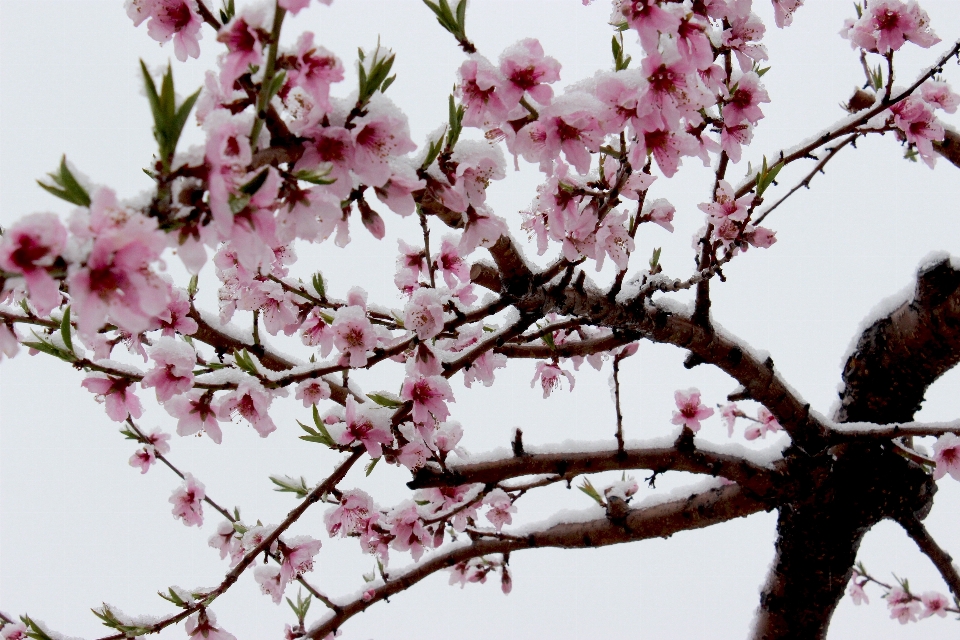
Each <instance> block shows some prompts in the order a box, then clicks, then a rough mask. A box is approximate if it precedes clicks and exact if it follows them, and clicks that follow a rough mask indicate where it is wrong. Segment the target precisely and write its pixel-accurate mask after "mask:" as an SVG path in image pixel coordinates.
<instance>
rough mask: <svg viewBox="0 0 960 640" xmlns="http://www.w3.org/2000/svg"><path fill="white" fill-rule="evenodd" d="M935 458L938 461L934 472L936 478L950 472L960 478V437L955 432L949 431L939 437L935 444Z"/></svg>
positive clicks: (952, 475) (953, 476) (957, 478)
mask: <svg viewBox="0 0 960 640" xmlns="http://www.w3.org/2000/svg"><path fill="white" fill-rule="evenodd" d="M933 459H934V461H935V462H936V463H937V468H936V469H935V470H934V472H933V479H934V480H939V479H940V478H942V477H943V476H945V475H946V474H948V473H949V474H950V476H951V477H952V478H953V479H954V480H960V437H957V435H956V434H955V433H947V434H944V435H942V436H940V437H939V438H937V441H936V443H935V444H934V445H933Z"/></svg>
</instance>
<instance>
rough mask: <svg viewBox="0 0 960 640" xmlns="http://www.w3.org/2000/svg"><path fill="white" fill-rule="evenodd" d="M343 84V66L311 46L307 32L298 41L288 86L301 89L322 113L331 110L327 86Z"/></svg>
mask: <svg viewBox="0 0 960 640" xmlns="http://www.w3.org/2000/svg"><path fill="white" fill-rule="evenodd" d="M341 80H343V64H341V62H340V60H338V59H337V57H336V56H335V55H333V53H331V52H330V51H327V50H326V49H324V48H323V47H319V46H316V45H314V44H313V34H312V33H311V32H309V31H307V32H305V33H304V34H302V35H301V36H300V39H299V40H298V41H297V47H296V53H295V54H294V56H291V66H290V68H289V69H288V70H287V86H299V87H303V89H305V90H306V92H307V93H308V94H310V96H311V97H312V98H313V99H314V100H316V101H317V105H318V106H319V107H320V108H322V109H323V110H324V111H325V112H326V111H330V110H331V106H330V85H331V84H332V83H334V82H340V81H341Z"/></svg>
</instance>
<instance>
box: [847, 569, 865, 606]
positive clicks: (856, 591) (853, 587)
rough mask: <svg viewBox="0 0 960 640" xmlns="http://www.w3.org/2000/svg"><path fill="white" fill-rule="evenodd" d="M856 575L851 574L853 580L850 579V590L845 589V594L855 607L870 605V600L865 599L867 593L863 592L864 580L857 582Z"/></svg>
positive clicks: (855, 573) (854, 573)
mask: <svg viewBox="0 0 960 640" xmlns="http://www.w3.org/2000/svg"><path fill="white" fill-rule="evenodd" d="M858 575H859V574H858V573H857V572H856V571H854V572H853V578H851V579H850V588H849V589H847V593H848V594H849V595H850V598H851V599H852V600H853V604H855V605H858V606H859V605H860V604H870V598H868V597H867V592H866V591H864V590H863V587H864V585H865V584H866V580H864V581H861V582H857V576H858Z"/></svg>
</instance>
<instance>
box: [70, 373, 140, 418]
mask: <svg viewBox="0 0 960 640" xmlns="http://www.w3.org/2000/svg"><path fill="white" fill-rule="evenodd" d="M80 386H81V387H83V388H84V389H86V390H87V391H89V392H91V393H94V394H96V399H97V402H103V403H104V405H105V409H106V410H107V415H108V416H110V419H111V420H115V421H117V422H123V421H124V420H126V419H127V415H130V416H131V417H133V418H139V417H140V416H142V415H143V406H142V405H141V404H140V400H139V399H137V396H135V395H134V393H133V391H132V390H131V387H132V386H133V381H131V380H127V379H126V378H111V377H108V376H105V375H102V374H91V375H90V376H89V377H87V378H86V379H85V380H84V381H83V382H81V383H80Z"/></svg>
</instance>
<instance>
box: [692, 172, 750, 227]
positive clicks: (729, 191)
mask: <svg viewBox="0 0 960 640" xmlns="http://www.w3.org/2000/svg"><path fill="white" fill-rule="evenodd" d="M735 195H736V194H735V193H734V191H733V187H731V186H730V184H729V183H728V182H727V181H726V180H720V182H719V183H718V185H717V193H716V195H715V196H714V201H713V202H708V203H706V204H700V205H697V207H698V208H699V209H700V210H701V211H703V212H704V213H706V214H707V215H708V216H710V218H709V219H710V222H712V223H713V224H714V225H719V224H722V223H723V222H724V221H726V220H734V221H736V222H743V221H744V220H746V219H747V211H748V209H749V207H750V205H751V203H752V202H753V194H750V193H748V194H746V195H743V196H741V197H739V198H735V197H734V196H735Z"/></svg>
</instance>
